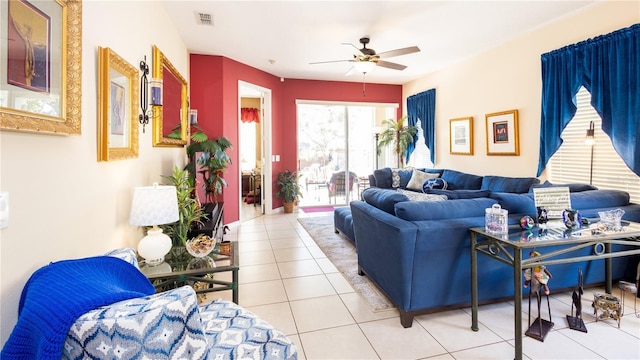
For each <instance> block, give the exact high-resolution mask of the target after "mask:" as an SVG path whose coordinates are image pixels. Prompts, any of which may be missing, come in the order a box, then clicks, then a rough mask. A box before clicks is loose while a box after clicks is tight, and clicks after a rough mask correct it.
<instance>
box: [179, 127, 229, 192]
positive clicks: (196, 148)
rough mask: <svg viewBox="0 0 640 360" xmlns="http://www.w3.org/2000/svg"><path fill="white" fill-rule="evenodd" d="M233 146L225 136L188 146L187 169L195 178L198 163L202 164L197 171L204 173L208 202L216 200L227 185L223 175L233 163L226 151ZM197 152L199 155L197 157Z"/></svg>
mask: <svg viewBox="0 0 640 360" xmlns="http://www.w3.org/2000/svg"><path fill="white" fill-rule="evenodd" d="M231 148H232V146H231V142H230V141H229V140H228V139H227V138H225V137H224V136H221V137H219V138H217V139H208V140H205V141H202V142H194V143H191V144H190V145H189V146H187V156H188V157H189V159H190V161H189V163H188V164H187V165H186V166H185V170H187V171H188V172H189V174H190V175H191V177H192V178H194V179H195V177H196V168H197V166H196V165H198V166H200V170H198V171H197V172H198V173H200V174H202V177H203V179H204V183H203V184H202V186H203V188H204V191H205V194H206V196H207V201H208V202H212V203H213V202H216V200H217V197H218V195H219V194H221V193H222V189H223V188H224V187H226V186H227V181H226V180H225V179H224V178H223V177H222V175H223V174H224V173H225V172H226V171H227V166H229V164H231V158H230V157H229V154H227V153H226V150H227V149H231ZM197 154H199V155H198V156H197V158H196V155H197Z"/></svg>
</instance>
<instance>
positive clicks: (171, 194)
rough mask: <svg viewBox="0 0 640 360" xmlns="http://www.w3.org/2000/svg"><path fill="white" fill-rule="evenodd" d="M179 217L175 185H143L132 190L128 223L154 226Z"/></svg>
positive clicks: (176, 219)
mask: <svg viewBox="0 0 640 360" xmlns="http://www.w3.org/2000/svg"><path fill="white" fill-rule="evenodd" d="M179 219H180V214H179V213H178V194H177V192H176V187H175V186H160V185H154V186H143V187H137V188H135V189H134V192H133V200H132V201H131V214H130V216H129V224H131V225H137V226H155V225H162V224H169V223H172V222H176V221H178V220H179Z"/></svg>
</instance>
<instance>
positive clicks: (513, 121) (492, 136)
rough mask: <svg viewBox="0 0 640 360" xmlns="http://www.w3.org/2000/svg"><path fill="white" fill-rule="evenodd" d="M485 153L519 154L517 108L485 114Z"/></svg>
mask: <svg viewBox="0 0 640 360" xmlns="http://www.w3.org/2000/svg"><path fill="white" fill-rule="evenodd" d="M485 118H486V123H487V128H486V135H487V155H520V142H519V141H520V139H519V138H518V110H508V111H501V112H497V113H491V114H486V115H485Z"/></svg>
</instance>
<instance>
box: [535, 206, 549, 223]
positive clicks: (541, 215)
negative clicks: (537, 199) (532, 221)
mask: <svg viewBox="0 0 640 360" xmlns="http://www.w3.org/2000/svg"><path fill="white" fill-rule="evenodd" d="M537 209H538V224H541V225H542V224H546V223H547V221H549V216H548V214H547V209H545V208H544V207H540V206H539V207H538V208H537Z"/></svg>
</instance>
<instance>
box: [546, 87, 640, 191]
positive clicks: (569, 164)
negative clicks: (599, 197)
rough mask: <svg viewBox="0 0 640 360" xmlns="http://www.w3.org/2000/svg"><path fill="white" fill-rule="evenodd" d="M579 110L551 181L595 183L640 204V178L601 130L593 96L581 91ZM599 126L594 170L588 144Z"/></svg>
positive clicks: (557, 155) (558, 154)
mask: <svg viewBox="0 0 640 360" xmlns="http://www.w3.org/2000/svg"><path fill="white" fill-rule="evenodd" d="M576 102H577V107H578V110H577V111H576V115H575V116H574V117H573V119H571V121H570V122H569V124H568V125H567V127H566V128H565V129H564V131H563V132H562V139H563V143H562V145H561V146H560V149H559V150H558V151H557V152H556V153H555V154H554V155H553V156H552V157H551V160H550V161H549V181H550V182H552V183H554V184H555V183H558V184H567V183H589V179H590V178H591V183H592V184H593V185H594V186H597V187H598V188H599V189H617V190H623V191H626V192H628V193H629V194H630V195H631V201H632V202H634V203H640V177H638V176H637V175H636V174H634V173H633V172H632V171H631V170H630V169H629V168H628V167H627V165H626V164H625V163H624V162H623V161H622V159H621V158H620V156H619V155H618V154H617V153H616V152H615V150H614V149H613V146H612V145H611V140H610V139H609V137H608V136H607V134H605V133H604V131H602V129H601V123H602V121H601V119H600V116H599V115H598V113H597V112H596V111H595V109H594V108H593V107H592V106H591V103H590V102H591V94H589V92H588V91H587V90H586V89H585V88H584V87H582V88H580V91H578V94H577V95H576ZM591 121H593V122H594V124H595V145H593V170H591V145H588V144H586V143H585V137H586V134H587V129H588V128H589V123H590V122H591Z"/></svg>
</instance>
